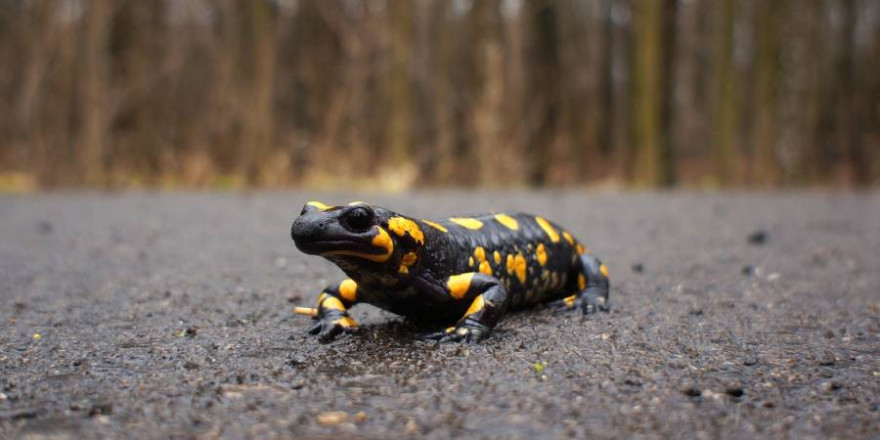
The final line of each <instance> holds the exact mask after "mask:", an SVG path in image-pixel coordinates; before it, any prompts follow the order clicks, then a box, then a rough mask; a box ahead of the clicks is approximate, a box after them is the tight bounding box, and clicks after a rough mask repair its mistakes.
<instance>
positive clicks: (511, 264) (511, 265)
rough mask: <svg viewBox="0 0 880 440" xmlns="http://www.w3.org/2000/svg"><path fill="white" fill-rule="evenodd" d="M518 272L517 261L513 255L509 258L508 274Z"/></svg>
mask: <svg viewBox="0 0 880 440" xmlns="http://www.w3.org/2000/svg"><path fill="white" fill-rule="evenodd" d="M515 271H516V259H515V258H513V255H508V256H507V273H508V274H510V275H513V273H514V272H515Z"/></svg>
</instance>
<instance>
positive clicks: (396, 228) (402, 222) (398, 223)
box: [388, 217, 425, 244]
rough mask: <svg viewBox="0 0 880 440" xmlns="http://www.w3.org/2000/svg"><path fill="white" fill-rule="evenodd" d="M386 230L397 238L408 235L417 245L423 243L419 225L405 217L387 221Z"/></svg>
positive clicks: (423, 237)
mask: <svg viewBox="0 0 880 440" xmlns="http://www.w3.org/2000/svg"><path fill="white" fill-rule="evenodd" d="M388 229H390V230H391V232H394V233H395V234H397V235H398V236H399V237H403V236H404V234H407V233H408V234H409V236H410V237H412V238H413V240H415V241H416V243H418V244H424V243H425V234H423V233H422V230H421V229H420V228H419V225H418V224H417V223H416V222H414V221H412V220H410V219H408V218H405V217H391V218H390V219H388Z"/></svg>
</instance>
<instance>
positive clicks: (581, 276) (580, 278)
mask: <svg viewBox="0 0 880 440" xmlns="http://www.w3.org/2000/svg"><path fill="white" fill-rule="evenodd" d="M586 288H587V279H586V278H584V274H582V273H579V274H578V290H584V289H586Z"/></svg>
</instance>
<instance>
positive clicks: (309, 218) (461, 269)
mask: <svg viewBox="0 0 880 440" xmlns="http://www.w3.org/2000/svg"><path fill="white" fill-rule="evenodd" d="M291 237H292V238H293V241H294V242H295V243H296V247H297V248H298V249H299V250H301V251H302V252H305V253H307V254H311V255H320V256H322V257H324V258H326V259H328V260H330V261H331V262H333V263H334V264H336V265H337V266H339V268H341V269H342V270H343V271H344V272H345V273H346V275H348V277H349V278H347V279H345V280H343V281H341V282H339V283H336V284H332V285H330V286H327V287H326V288H325V289H324V290H323V291H322V292H321V294H320V295H319V296H318V303H317V306H316V307H315V308H303V307H298V308H297V309H296V312H297V313H301V314H306V315H310V316H311V317H312V318H313V319H314V320H315V323H314V325H312V327H311V328H310V329H309V332H310V333H312V334H317V335H318V336H319V338H320V340H321V341H322V342H327V341H331V340H333V339H334V338H335V337H336V336H338V335H339V334H340V333H343V332H345V333H354V332H356V331H357V329H358V326H357V323H356V322H355V320H354V319H352V318H351V317H350V316H349V313H348V310H349V309H350V308H351V307H352V306H354V305H355V304H358V303H366V304H372V305H374V306H376V307H379V308H381V309H384V310H388V311H390V312H393V313H396V314H398V315H402V316H405V317H408V318H410V319H413V320H416V321H421V322H436V323H437V325H444V324H449V323H454V325H452V326H450V327H447V328H446V329H445V330H443V331H440V332H437V333H434V334H431V335H429V336H428V337H430V338H433V339H437V340H439V341H441V342H449V341H462V342H476V341H479V340H481V339H483V338H485V337H487V336H489V334H490V333H491V332H492V329H493V328H495V326H496V325H497V323H498V321H499V319H500V318H501V317H502V316H503V315H504V314H505V313H506V312H507V311H508V310H511V309H517V308H522V307H528V306H531V305H535V304H538V303H553V304H554V305H557V306H558V307H560V308H563V309H571V310H581V311H582V312H583V313H584V314H591V313H595V312H597V311H608V310H609V309H608V294H609V281H608V270H607V268H606V267H605V265H603V264H602V262H601V261H599V259H597V258H596V257H595V256H593V255H591V254H590V253H589V252H588V251H587V250H586V249H585V248H584V246H583V245H581V244H580V243H579V242H578V241H577V240H576V239H575V238H574V237H573V236H572V235H571V234H570V233H568V231H566V230H565V229H564V228H562V227H560V226H558V225H556V224H554V223H552V222H550V221H548V220H546V219H544V218H543V217H540V216H534V215H529V214H521V213H500V214H481V215H474V216H465V217H452V218H448V219H445V220H438V221H430V220H420V219H415V218H411V217H407V216H404V215H401V214H398V213H396V212H393V211H390V210H387V209H385V208H381V207H378V206H371V205H369V204H367V203H364V202H353V203H350V204H348V205H345V206H328V205H325V204H323V203H320V202H309V203H307V204H306V205H305V206H304V207H303V210H302V212H301V214H300V216H299V217H298V218H297V219H296V221H294V223H293V226H292V227H291Z"/></svg>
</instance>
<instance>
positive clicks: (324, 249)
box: [294, 239, 383, 255]
mask: <svg viewBox="0 0 880 440" xmlns="http://www.w3.org/2000/svg"><path fill="white" fill-rule="evenodd" d="M294 242H295V243H296V247H297V248H298V249H299V250H301V251H303V252H305V253H307V254H310V255H323V254H327V253H330V254H334V253H340V252H357V253H363V254H380V253H382V252H383V250H382V249H377V248H376V247H375V246H373V245H372V244H370V243H364V242H360V241H357V240H352V239H327V240H309V241H302V242H300V241H294Z"/></svg>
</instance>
